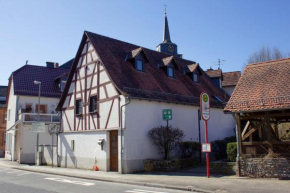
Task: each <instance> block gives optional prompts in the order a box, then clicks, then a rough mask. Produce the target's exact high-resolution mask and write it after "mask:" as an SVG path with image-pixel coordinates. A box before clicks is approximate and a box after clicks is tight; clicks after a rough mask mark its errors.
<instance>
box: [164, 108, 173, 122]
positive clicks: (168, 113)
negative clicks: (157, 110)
mask: <svg viewBox="0 0 290 193" xmlns="http://www.w3.org/2000/svg"><path fill="white" fill-rule="evenodd" d="M162 117H163V120H164V121H167V120H172V110H171V109H163V110H162Z"/></svg>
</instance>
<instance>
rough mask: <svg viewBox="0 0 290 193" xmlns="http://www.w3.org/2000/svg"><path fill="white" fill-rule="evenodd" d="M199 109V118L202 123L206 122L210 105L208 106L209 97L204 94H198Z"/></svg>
mask: <svg viewBox="0 0 290 193" xmlns="http://www.w3.org/2000/svg"><path fill="white" fill-rule="evenodd" d="M200 109H201V118H202V119H203V120H204V121H208V120H209V117H210V104H209V96H208V94H206V93H201V94H200Z"/></svg>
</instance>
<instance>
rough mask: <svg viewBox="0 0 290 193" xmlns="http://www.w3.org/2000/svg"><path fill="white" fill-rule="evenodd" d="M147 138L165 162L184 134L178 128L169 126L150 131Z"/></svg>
mask: <svg viewBox="0 0 290 193" xmlns="http://www.w3.org/2000/svg"><path fill="white" fill-rule="evenodd" d="M148 136H149V138H150V139H151V141H152V143H153V144H154V145H156V146H157V149H158V151H159V153H160V154H161V155H163V158H164V159H165V160H168V159H169V154H170V153H171V152H172V151H173V150H174V149H175V148H177V146H178V144H179V143H180V142H181V140H182V139H183V138H184V133H183V131H182V130H181V129H179V128H173V127H171V126H169V127H164V126H159V127H155V128H153V129H151V130H150V131H149V132H148Z"/></svg>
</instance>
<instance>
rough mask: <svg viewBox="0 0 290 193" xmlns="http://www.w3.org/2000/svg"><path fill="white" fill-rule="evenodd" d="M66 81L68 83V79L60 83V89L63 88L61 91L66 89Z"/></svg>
mask: <svg viewBox="0 0 290 193" xmlns="http://www.w3.org/2000/svg"><path fill="white" fill-rule="evenodd" d="M65 83H66V81H65V80H62V81H61V83H60V90H61V91H63V90H64V87H65Z"/></svg>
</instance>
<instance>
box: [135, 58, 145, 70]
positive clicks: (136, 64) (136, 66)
mask: <svg viewBox="0 0 290 193" xmlns="http://www.w3.org/2000/svg"><path fill="white" fill-rule="evenodd" d="M138 62H141V64H142V65H141V67H142V69H141V70H140V69H138ZM135 69H136V70H137V71H139V72H144V61H143V60H141V59H136V62H135Z"/></svg>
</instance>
